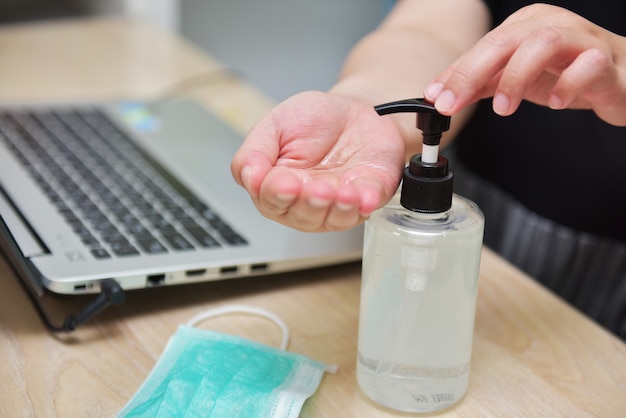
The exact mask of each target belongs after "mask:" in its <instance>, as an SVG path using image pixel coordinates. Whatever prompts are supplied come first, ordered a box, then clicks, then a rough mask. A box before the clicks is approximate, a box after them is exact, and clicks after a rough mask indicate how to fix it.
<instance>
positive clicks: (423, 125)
mask: <svg viewBox="0 0 626 418" xmlns="http://www.w3.org/2000/svg"><path fill="white" fill-rule="evenodd" d="M374 109H375V110H376V112H378V114H379V115H387V114H390V113H405V112H413V113H417V128H418V129H420V130H421V131H422V138H423V147H424V148H425V149H426V148H428V150H429V155H428V157H427V158H423V156H425V150H423V151H422V154H416V155H413V156H412V157H411V160H410V162H409V165H408V166H407V167H406V168H405V170H404V177H403V179H402V191H401V195H400V204H401V205H402V206H403V207H405V208H406V209H408V210H411V211H414V212H422V213H439V212H445V211H447V210H448V209H450V207H451V206H452V178H453V175H452V172H451V171H450V170H449V169H448V159H447V158H445V157H442V156H441V155H439V152H438V147H439V142H440V140H441V135H442V133H443V132H445V131H447V130H448V129H450V116H445V115H442V114H441V113H439V112H437V110H436V109H435V107H434V106H433V105H432V104H430V103H428V102H427V101H425V100H424V99H407V100H399V101H396V102H391V103H385V104H381V105H378V106H375V107H374Z"/></svg>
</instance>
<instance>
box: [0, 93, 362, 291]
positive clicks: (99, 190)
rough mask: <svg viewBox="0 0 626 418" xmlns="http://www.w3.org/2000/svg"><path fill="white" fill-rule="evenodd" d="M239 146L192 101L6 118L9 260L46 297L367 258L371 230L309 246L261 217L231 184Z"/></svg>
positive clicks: (2, 116) (5, 110)
mask: <svg viewBox="0 0 626 418" xmlns="http://www.w3.org/2000/svg"><path fill="white" fill-rule="evenodd" d="M242 139H243V138H242V136H241V135H239V134H237V133H236V132H235V131H234V130H232V129H231V128H230V127H229V126H227V125H226V124H225V123H224V122H223V121H221V120H220V119H219V118H217V117H216V116H215V115H213V114H211V113H210V112H209V111H207V110H206V108H204V107H202V106H200V105H198V104H196V103H194V102H191V101H187V100H169V101H163V102H156V103H112V104H98V105H95V106H87V105H80V106H65V105H58V104H57V105H53V106H37V107H16V106H11V107H0V215H1V219H2V222H0V230H1V235H2V240H1V242H2V249H3V251H4V253H5V254H6V255H7V257H8V258H9V260H11V262H12V265H13V266H14V267H15V270H16V271H18V272H19V273H20V276H22V278H23V279H24V280H26V281H27V282H28V285H29V286H30V287H31V288H32V289H34V290H35V291H36V292H37V293H38V294H40V295H41V294H43V293H45V292H44V291H45V290H48V291H51V292H54V293H61V294H84V293H97V292H100V291H101V284H102V283H103V280H108V281H110V280H114V281H115V282H116V283H117V284H119V286H120V287H121V288H122V289H141V288H147V287H154V286H167V285H179V284H185V283H194V282H200V281H210V280H221V279H230V278H235V277H243V276H249V275H264V274H268V273H276V272H284V271H289V270H297V269H304V268H310V267H318V266H324V265H329V264H336V263H342V262H347V261H351V260H357V259H359V258H360V256H361V246H362V229H361V228H355V229H353V230H350V231H346V232H341V233H302V232H298V231H295V230H293V229H290V228H287V227H284V226H282V225H280V224H278V223H275V222H273V221H270V220H268V219H265V218H263V217H262V216H261V215H259V213H258V212H257V210H256V209H255V207H254V205H253V204H252V202H251V200H250V198H249V196H248V195H247V193H246V192H245V191H244V190H243V189H241V188H240V187H239V186H237V185H236V183H235V182H234V180H233V179H232V177H231V175H230V160H231V157H232V156H233V154H234V152H235V151H236V149H237V148H238V146H239V144H240V143H241V141H242Z"/></svg>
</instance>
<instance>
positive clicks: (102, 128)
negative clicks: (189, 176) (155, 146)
mask: <svg viewBox="0 0 626 418" xmlns="http://www.w3.org/2000/svg"><path fill="white" fill-rule="evenodd" d="M0 141H3V142H4V143H5V144H6V145H7V147H8V148H9V149H11V151H12V152H13V153H14V155H15V156H16V157H17V158H18V159H19V160H20V161H21V162H22V164H24V166H25V167H26V168H27V169H28V171H29V172H30V174H31V175H32V176H33V178H34V179H35V180H36V182H37V183H38V184H39V186H41V188H42V190H43V191H44V192H45V194H46V195H47V196H48V198H49V199H50V201H51V202H52V203H53V204H54V205H55V206H56V208H57V209H58V211H59V212H60V214H61V215H62V216H63V217H64V219H65V220H66V221H67V222H68V223H69V225H70V226H71V227H72V229H73V230H74V231H75V232H76V234H77V235H78V236H79V237H80V239H81V240H82V241H83V243H84V244H85V245H87V246H88V247H89V249H90V250H91V253H92V254H93V256H94V257H95V258H97V259H109V258H111V257H115V256H119V257H127V256H137V255H140V254H161V253H167V252H171V251H193V250H195V249H197V248H218V247H222V246H240V245H246V244H247V242H246V240H245V239H244V238H243V237H242V236H241V235H240V234H238V233H237V232H236V231H235V230H234V229H233V228H231V227H230V226H229V225H228V224H227V223H226V222H225V221H223V220H222V219H221V218H220V217H219V216H218V214H216V213H215V211H214V210H212V209H211V208H210V207H209V206H207V205H206V204H205V203H204V202H202V201H201V200H200V199H198V198H197V197H196V196H195V195H194V194H193V193H192V192H190V191H189V190H188V189H187V188H186V187H185V186H183V185H182V184H180V183H179V182H178V181H177V180H176V179H175V178H174V177H172V176H171V175H170V174H169V173H168V172H167V171H166V170H165V169H164V168H163V167H161V166H160V165H159V164H158V163H157V162H156V161H154V160H153V159H152V158H151V157H150V156H149V155H147V154H146V153H144V152H143V151H142V150H140V149H139V148H138V147H137V146H135V145H134V144H133V143H132V142H131V141H130V140H129V139H128V138H127V137H126V135H125V133H123V131H121V130H120V129H118V128H117V127H116V126H115V124H114V122H113V121H111V120H110V119H109V118H108V117H107V116H106V115H105V114H104V113H102V112H101V111H99V110H97V109H87V110H84V109H80V110H62V111H52V110H41V111H40V110H36V111H21V110H20V111H14V110H12V111H10V112H7V111H0Z"/></svg>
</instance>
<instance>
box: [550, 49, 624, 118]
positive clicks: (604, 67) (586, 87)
mask: <svg viewBox="0 0 626 418" xmlns="http://www.w3.org/2000/svg"><path fill="white" fill-rule="evenodd" d="M617 83H618V81H617V72H616V71H615V69H614V67H613V65H612V59H611V57H609V56H608V55H607V54H606V53H605V52H604V51H602V50H599V49H596V48H592V49H589V50H586V51H584V52H583V53H581V54H580V55H578V57H576V59H575V60H574V62H572V64H571V65H570V66H569V67H567V68H566V69H565V70H564V71H563V72H562V73H561V76H560V77H559V79H558V81H557V82H556V83H555V85H554V87H553V89H552V91H551V93H550V97H549V98H548V105H549V106H550V107H551V108H552V109H564V108H566V107H569V106H570V105H571V104H572V103H573V102H574V101H575V100H576V99H577V98H578V97H579V96H584V95H585V94H586V93H588V92H589V94H590V95H595V93H601V92H603V91H604V90H606V89H610V88H611V86H614V85H616V84H617Z"/></svg>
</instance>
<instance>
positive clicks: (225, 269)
mask: <svg viewBox="0 0 626 418" xmlns="http://www.w3.org/2000/svg"><path fill="white" fill-rule="evenodd" d="M237 270H238V268H237V266H227V267H222V268H221V269H220V273H221V274H233V273H237Z"/></svg>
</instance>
